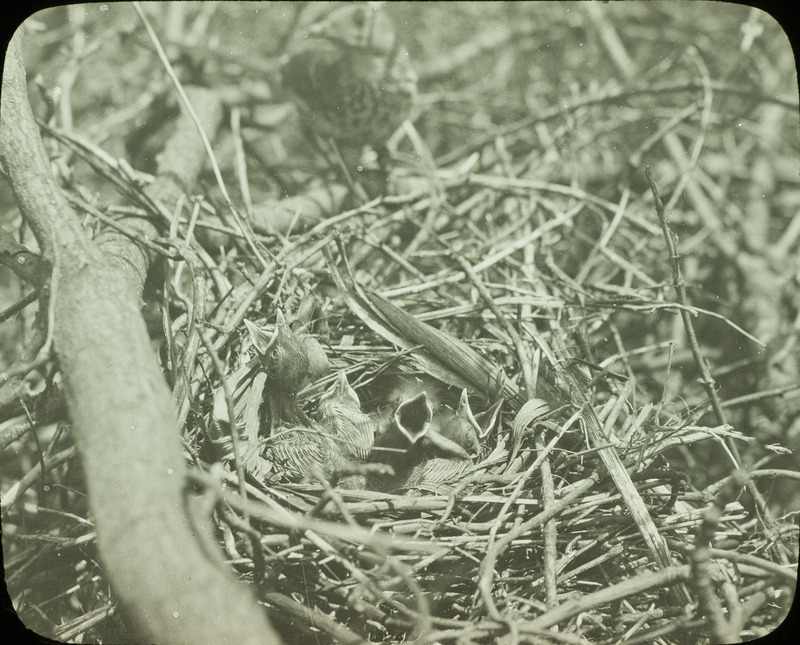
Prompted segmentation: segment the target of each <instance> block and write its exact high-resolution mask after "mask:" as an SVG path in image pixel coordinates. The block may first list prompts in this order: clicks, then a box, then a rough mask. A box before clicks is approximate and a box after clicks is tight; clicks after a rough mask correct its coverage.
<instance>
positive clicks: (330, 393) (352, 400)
mask: <svg viewBox="0 0 800 645" xmlns="http://www.w3.org/2000/svg"><path fill="white" fill-rule="evenodd" d="M319 403H320V406H323V405H325V404H328V403H338V404H340V405H343V406H345V407H348V408H353V409H354V410H361V401H360V399H359V398H358V394H357V393H356V391H355V390H354V389H353V388H352V387H350V383H349V382H348V380H347V374H346V373H345V371H344V370H341V371H340V372H339V374H338V376H337V377H336V381H334V383H333V385H331V386H330V387H329V388H328V389H327V390H326V391H325V393H324V394H323V395H322V396H321V397H320V400H319Z"/></svg>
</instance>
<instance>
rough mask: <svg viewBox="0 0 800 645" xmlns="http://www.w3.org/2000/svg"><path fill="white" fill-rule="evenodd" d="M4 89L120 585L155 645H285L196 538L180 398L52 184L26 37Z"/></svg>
mask: <svg viewBox="0 0 800 645" xmlns="http://www.w3.org/2000/svg"><path fill="white" fill-rule="evenodd" d="M2 89H3V93H2V104H1V105H0V110H1V112H0V160H2V163H3V164H4V167H5V170H6V172H7V173H8V176H9V179H10V182H11V186H12V189H13V191H14V195H15V197H16V200H17V203H18V205H19V208H20V210H21V211H22V213H23V215H24V216H25V218H26V221H27V222H28V224H29V225H30V227H31V229H32V230H33V232H34V233H35V235H36V237H37V239H38V241H39V245H40V247H41V249H42V252H43V255H44V257H45V258H46V259H47V260H48V261H49V262H50V263H51V264H52V266H53V267H54V270H53V275H54V279H55V280H57V281H58V283H57V289H54V290H53V292H54V302H53V307H54V314H55V316H54V319H55V327H54V329H53V330H52V332H53V338H54V342H55V350H56V353H57V355H58V358H59V362H60V365H61V370H62V374H63V378H64V383H65V385H66V390H67V400H68V404H69V411H70V416H71V419H72V423H73V430H72V431H73V436H74V438H75V442H76V444H77V446H78V449H79V451H80V454H81V457H82V460H83V464H84V469H85V473H86V482H87V487H88V490H89V497H90V501H91V509H92V512H93V516H94V521H95V524H96V528H97V543H98V548H99V550H100V556H101V558H102V560H103V562H104V565H105V568H106V572H107V575H108V578H109V580H110V581H111V584H112V586H113V587H114V589H115V591H116V592H117V594H118V595H119V597H120V598H121V599H122V601H123V602H124V603H125V605H126V607H127V608H128V609H129V611H130V613H131V615H132V616H134V617H135V618H136V620H137V622H138V623H139V625H140V626H141V627H142V629H143V631H144V632H145V634H146V635H147V636H148V638H150V639H152V640H154V641H157V642H163V643H167V642H168V643H192V644H194V643H200V642H212V643H256V642H258V643H264V642H272V643H276V642H278V638H277V636H276V635H275V634H274V632H273V631H272V629H271V628H270V626H269V624H268V621H267V619H266V617H265V615H264V613H263V612H262V610H261V609H260V608H259V607H258V605H257V604H256V602H255V600H254V598H253V597H252V596H251V595H250V594H249V593H248V591H247V590H246V589H245V588H244V587H243V586H241V585H240V584H238V583H237V582H236V580H235V579H234V577H233V576H232V575H231V574H229V573H227V572H226V571H225V570H224V568H223V567H222V566H221V564H220V562H219V561H217V560H216V558H215V557H213V556H209V555H208V553H207V551H205V550H204V549H203V547H202V544H201V539H200V538H198V536H197V535H195V534H194V531H193V529H195V528H196V525H194V526H193V525H192V524H191V523H190V520H189V517H188V515H187V508H186V502H185V497H184V486H185V465H184V461H183V455H182V451H181V444H180V435H179V430H178V427H177V422H176V420H175V411H174V409H173V406H172V399H171V396H170V393H169V390H168V388H167V386H166V383H165V382H164V378H163V376H162V374H161V371H160V369H159V366H158V363H157V361H156V358H155V357H154V356H153V354H152V352H151V351H150V349H149V339H148V337H147V332H146V329H145V325H144V322H143V320H142V317H141V315H140V313H139V310H138V306H137V298H136V295H135V293H134V292H133V290H132V288H131V286H130V282H129V281H128V280H126V279H125V278H124V276H123V275H122V274H121V272H120V269H119V267H118V265H116V264H115V263H112V262H110V261H109V259H108V257H107V256H106V254H104V253H103V252H102V251H101V250H99V249H98V248H97V246H96V245H95V244H94V243H93V242H92V241H91V240H89V238H88V237H87V236H86V235H85V234H84V231H83V230H82V229H81V227H80V225H79V223H78V219H77V217H76V216H75V214H74V212H73V211H72V209H71V208H70V206H69V204H68V203H67V201H66V199H65V197H64V195H63V193H62V192H61V191H60V189H59V188H58V186H57V185H56V183H55V181H54V179H53V177H52V176H51V174H50V172H49V166H48V160H47V157H46V155H45V151H44V148H43V146H42V143H41V140H40V138H39V133H38V130H37V129H36V126H35V124H34V121H33V115H32V114H31V110H30V105H29V103H28V99H27V93H26V87H25V74H24V69H23V65H22V56H21V33H20V32H18V33H17V34H16V35H15V37H14V38H13V39H12V41H11V44H10V47H9V50H8V55H7V57H6V66H5V70H4V74H3V88H2ZM204 528H205V529H206V530H208V531H210V523H209V524H208V525H207V526H206V527H204Z"/></svg>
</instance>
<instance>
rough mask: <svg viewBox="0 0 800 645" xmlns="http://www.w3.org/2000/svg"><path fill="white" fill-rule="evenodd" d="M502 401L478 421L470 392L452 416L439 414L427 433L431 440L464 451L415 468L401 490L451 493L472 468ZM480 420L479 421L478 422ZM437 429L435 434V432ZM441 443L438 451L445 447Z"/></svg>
mask: <svg viewBox="0 0 800 645" xmlns="http://www.w3.org/2000/svg"><path fill="white" fill-rule="evenodd" d="M501 403H502V401H499V402H498V403H496V404H495V405H493V406H492V407H491V408H489V410H487V411H486V412H484V413H482V414H480V415H478V417H475V416H474V415H473V414H472V409H471V408H470V405H469V396H468V394H467V390H466V389H464V390H462V391H461V397H460V399H459V404H458V408H457V409H456V410H455V412H454V413H453V414H450V415H446V416H445V415H443V414H442V413H441V412H440V411H437V412H439V414H437V418H436V419H435V420H434V423H433V425H432V427H431V429H430V430H429V431H428V437H426V438H427V439H428V440H431V439H433V438H434V437H435V436H436V434H438V435H439V436H440V437H441V438H442V440H443V441H450V442H453V443H454V444H456V445H457V446H458V447H459V448H461V449H463V451H464V453H463V454H460V453H459V452H457V451H455V450H450V451H449V452H450V455H449V456H446V457H445V456H441V455H439V456H432V457H431V458H429V459H425V460H424V461H422V462H421V463H418V464H417V465H415V466H414V467H413V468H412V470H411V471H410V472H409V473H408V476H407V477H406V479H405V480H404V481H403V483H402V488H406V489H411V488H414V489H418V490H425V491H430V492H433V493H442V492H449V491H450V490H451V489H452V487H453V484H455V483H456V482H458V481H459V480H461V479H462V478H463V476H464V475H465V474H466V473H467V471H469V469H470V468H471V467H472V466H473V461H474V460H475V459H477V457H478V456H479V454H480V452H481V444H480V439H482V438H483V437H485V436H486V435H487V434H488V432H489V431H490V430H491V429H492V427H493V426H494V424H495V422H496V421H497V416H498V413H499V410H500V405H501ZM478 419H480V420H478ZM434 426H435V427H436V431H434ZM443 441H440V442H439V443H438V447H439V448H441V447H442V446H444V445H446V444H445V443H443Z"/></svg>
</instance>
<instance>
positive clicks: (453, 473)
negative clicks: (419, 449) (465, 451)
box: [399, 457, 473, 493]
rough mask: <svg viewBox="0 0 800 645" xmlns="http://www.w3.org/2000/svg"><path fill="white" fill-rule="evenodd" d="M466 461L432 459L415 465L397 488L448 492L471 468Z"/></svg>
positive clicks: (443, 458)
mask: <svg viewBox="0 0 800 645" xmlns="http://www.w3.org/2000/svg"><path fill="white" fill-rule="evenodd" d="M472 465H473V464H472V462H471V461H470V460H468V459H457V458H447V457H433V458H432V459H426V460H425V461H423V462H421V463H419V464H417V465H416V466H414V468H412V469H411V472H409V473H408V475H407V476H406V478H405V479H404V480H403V482H402V483H401V484H400V486H399V488H404V489H412V488H413V489H417V490H424V491H430V492H431V493H445V492H449V491H450V490H451V489H452V487H453V484H455V483H457V482H458V481H460V480H461V479H462V477H463V476H464V475H465V474H466V473H467V471H469V469H470V468H471V467H472Z"/></svg>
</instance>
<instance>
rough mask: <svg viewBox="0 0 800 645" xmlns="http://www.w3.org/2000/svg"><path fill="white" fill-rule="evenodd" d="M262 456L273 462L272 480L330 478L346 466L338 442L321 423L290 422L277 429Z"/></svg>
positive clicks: (269, 474)
mask: <svg viewBox="0 0 800 645" xmlns="http://www.w3.org/2000/svg"><path fill="white" fill-rule="evenodd" d="M261 456H262V457H263V458H264V460H265V461H266V462H268V463H269V465H270V472H269V473H268V476H267V480H268V481H293V482H297V481H302V480H304V479H310V478H313V477H314V476H323V477H325V478H328V479H330V478H331V476H332V475H334V473H336V472H337V470H339V469H341V468H344V467H345V466H346V460H345V458H344V457H343V456H342V454H341V453H340V451H339V448H338V446H337V445H336V442H335V441H334V440H333V438H332V437H330V436H329V435H328V433H327V432H326V431H325V429H324V428H321V427H319V426H312V427H303V426H286V427H281V428H278V429H277V430H274V431H273V434H272V435H271V436H270V437H269V439H267V441H266V442H265V444H264V449H263V451H262V453H261Z"/></svg>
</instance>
